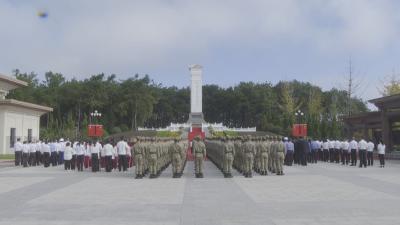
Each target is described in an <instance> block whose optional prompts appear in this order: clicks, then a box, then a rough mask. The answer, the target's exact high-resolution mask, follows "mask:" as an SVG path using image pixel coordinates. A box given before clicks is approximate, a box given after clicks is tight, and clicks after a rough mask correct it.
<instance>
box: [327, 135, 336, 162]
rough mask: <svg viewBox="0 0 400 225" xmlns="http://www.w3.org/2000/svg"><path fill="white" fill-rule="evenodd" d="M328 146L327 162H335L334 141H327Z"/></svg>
mask: <svg viewBox="0 0 400 225" xmlns="http://www.w3.org/2000/svg"><path fill="white" fill-rule="evenodd" d="M328 144H329V162H331V163H333V162H335V141H331V140H328Z"/></svg>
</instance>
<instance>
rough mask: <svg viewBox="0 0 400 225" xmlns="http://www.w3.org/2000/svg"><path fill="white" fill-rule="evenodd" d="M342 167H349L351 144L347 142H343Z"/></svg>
mask: <svg viewBox="0 0 400 225" xmlns="http://www.w3.org/2000/svg"><path fill="white" fill-rule="evenodd" d="M341 149H342V165H349V142H348V141H347V140H345V141H343V142H342V145H341Z"/></svg>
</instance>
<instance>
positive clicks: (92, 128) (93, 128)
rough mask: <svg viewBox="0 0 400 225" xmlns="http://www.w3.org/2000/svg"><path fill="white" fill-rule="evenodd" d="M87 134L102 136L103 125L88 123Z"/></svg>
mask: <svg viewBox="0 0 400 225" xmlns="http://www.w3.org/2000/svg"><path fill="white" fill-rule="evenodd" d="M88 136H89V137H102V136H103V125H98V124H96V125H93V124H90V125H88Z"/></svg>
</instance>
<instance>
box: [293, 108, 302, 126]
mask: <svg viewBox="0 0 400 225" xmlns="http://www.w3.org/2000/svg"><path fill="white" fill-rule="evenodd" d="M294 115H295V116H296V119H297V123H301V118H302V117H303V116H304V113H303V112H302V111H301V110H298V111H296V112H295V113H294Z"/></svg>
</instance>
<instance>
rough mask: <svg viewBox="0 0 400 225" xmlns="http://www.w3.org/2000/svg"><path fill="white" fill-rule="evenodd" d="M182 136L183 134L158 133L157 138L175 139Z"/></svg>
mask: <svg viewBox="0 0 400 225" xmlns="http://www.w3.org/2000/svg"><path fill="white" fill-rule="evenodd" d="M180 136H181V132H172V131H157V137H170V138H175V137H180Z"/></svg>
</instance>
